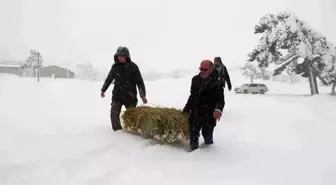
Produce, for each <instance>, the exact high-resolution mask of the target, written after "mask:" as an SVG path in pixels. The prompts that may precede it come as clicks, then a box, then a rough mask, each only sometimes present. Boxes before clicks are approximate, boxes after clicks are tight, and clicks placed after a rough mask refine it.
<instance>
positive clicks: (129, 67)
mask: <svg viewBox="0 0 336 185" xmlns="http://www.w3.org/2000/svg"><path fill="white" fill-rule="evenodd" d="M112 81H114V87H113V90H112V101H117V102H120V103H123V104H134V103H137V102H138V99H137V89H136V86H137V87H138V90H139V95H140V97H141V98H142V97H146V89H145V84H144V81H143V78H142V75H141V72H140V69H139V67H138V66H137V65H136V64H135V63H134V62H133V61H132V60H131V57H127V59H126V62H124V63H121V62H119V61H118V56H117V54H115V55H114V64H113V65H112V67H111V69H110V72H109V73H108V76H107V78H106V80H105V82H104V84H103V86H102V88H101V91H102V92H105V91H106V90H107V89H108V88H109V86H110V85H111V83H112Z"/></svg>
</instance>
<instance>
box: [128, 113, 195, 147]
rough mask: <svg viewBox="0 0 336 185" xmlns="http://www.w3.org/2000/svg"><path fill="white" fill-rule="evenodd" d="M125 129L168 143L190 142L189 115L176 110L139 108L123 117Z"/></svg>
mask: <svg viewBox="0 0 336 185" xmlns="http://www.w3.org/2000/svg"><path fill="white" fill-rule="evenodd" d="M122 119H123V122H124V129H125V130H127V131H130V132H133V133H137V134H140V135H142V136H144V137H146V138H154V139H157V140H160V141H163V142H166V143H179V142H182V143H186V142H187V141H188V140H189V123H188V115H187V114H185V113H183V112H182V111H180V110H177V109H174V108H159V107H147V106H139V107H135V108H130V109H128V110H126V111H125V112H124V114H123V115H122Z"/></svg>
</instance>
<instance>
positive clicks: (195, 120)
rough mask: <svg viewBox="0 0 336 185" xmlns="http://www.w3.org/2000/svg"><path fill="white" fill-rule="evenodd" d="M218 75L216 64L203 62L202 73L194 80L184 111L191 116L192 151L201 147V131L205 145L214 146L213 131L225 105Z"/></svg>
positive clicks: (190, 140)
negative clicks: (215, 68)
mask: <svg viewBox="0 0 336 185" xmlns="http://www.w3.org/2000/svg"><path fill="white" fill-rule="evenodd" d="M218 75H219V74H218V72H217V71H216V70H214V64H213V63H212V62H211V61H209V60H203V61H202V63H201V65H200V73H199V74H198V75H196V76H194V77H193V78H192V81H191V88H190V89H191V90H190V96H189V98H188V101H187V103H186V105H185V107H184V109H183V112H185V113H188V114H189V126H190V127H189V128H190V139H189V142H190V143H189V144H190V148H191V150H195V149H197V148H198V147H199V141H198V140H199V134H200V131H201V130H202V135H203V138H204V143H205V144H206V145H211V144H213V131H214V128H215V126H216V122H217V120H219V119H220V117H221V114H222V111H223V108H224V105H225V101H224V94H223V87H222V84H221V81H220V79H219V78H218Z"/></svg>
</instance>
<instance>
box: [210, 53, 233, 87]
mask: <svg viewBox="0 0 336 185" xmlns="http://www.w3.org/2000/svg"><path fill="white" fill-rule="evenodd" d="M214 63H215V69H216V70H217V71H218V73H219V77H220V78H221V79H222V84H223V87H224V88H225V82H226V83H227V85H228V89H229V91H231V89H232V85H231V80H230V75H229V73H228V71H227V69H226V66H225V65H224V64H223V62H222V59H221V57H215V59H214Z"/></svg>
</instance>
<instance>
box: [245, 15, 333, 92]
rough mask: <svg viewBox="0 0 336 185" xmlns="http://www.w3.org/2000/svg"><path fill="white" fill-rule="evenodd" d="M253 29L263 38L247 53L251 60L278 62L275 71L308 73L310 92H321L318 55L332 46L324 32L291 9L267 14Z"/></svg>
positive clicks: (276, 73) (322, 61) (326, 63)
mask: <svg viewBox="0 0 336 185" xmlns="http://www.w3.org/2000/svg"><path fill="white" fill-rule="evenodd" d="M254 33H255V34H260V35H261V38H260V41H259V44H258V45H257V47H256V48H255V49H254V50H253V51H252V52H251V53H250V54H248V56H249V57H250V58H249V61H250V62H253V61H256V62H257V63H258V65H259V67H268V66H269V64H270V63H273V64H276V65H277V66H278V68H277V69H276V70H275V71H274V75H278V74H281V73H282V72H283V71H285V70H286V71H287V73H289V74H301V76H304V77H308V78H309V82H310V87H311V94H318V89H317V82H316V76H320V75H319V74H320V72H319V71H323V70H322V69H319V70H318V69H317V68H316V64H317V62H318V61H319V60H318V58H319V57H322V56H324V55H326V53H328V52H330V49H331V48H330V46H331V44H330V43H329V42H327V40H326V38H325V37H324V36H321V35H319V34H318V33H317V32H315V31H313V30H312V29H311V28H309V26H308V25H307V24H306V23H304V22H303V21H302V20H300V19H298V18H297V16H296V15H295V14H294V13H291V12H280V13H278V14H276V15H274V14H266V15H265V16H263V17H262V18H261V19H260V22H259V23H258V24H257V25H256V26H255V32H254ZM299 59H301V60H299ZM329 62H330V61H326V60H320V63H323V64H325V65H320V66H322V68H325V67H327V66H330V65H329V64H328V63H329ZM324 70H329V69H324Z"/></svg>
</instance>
